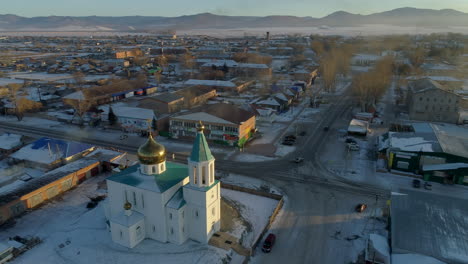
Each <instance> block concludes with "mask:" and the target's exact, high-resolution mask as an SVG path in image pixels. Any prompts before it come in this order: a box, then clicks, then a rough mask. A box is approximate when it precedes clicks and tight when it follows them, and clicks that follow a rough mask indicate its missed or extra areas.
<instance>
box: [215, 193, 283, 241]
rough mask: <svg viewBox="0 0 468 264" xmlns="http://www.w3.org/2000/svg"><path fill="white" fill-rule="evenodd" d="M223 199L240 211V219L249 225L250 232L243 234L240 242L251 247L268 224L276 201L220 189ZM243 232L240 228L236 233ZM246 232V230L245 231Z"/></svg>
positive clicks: (276, 203)
mask: <svg viewBox="0 0 468 264" xmlns="http://www.w3.org/2000/svg"><path fill="white" fill-rule="evenodd" d="M221 195H222V197H223V198H225V199H227V200H229V201H231V202H232V203H234V204H235V205H236V207H237V209H238V210H239V211H240V214H241V216H242V218H244V219H245V220H246V221H247V222H249V224H250V228H251V230H250V232H246V233H244V234H243V236H242V239H241V242H242V245H243V246H245V247H250V246H252V244H253V242H255V239H256V238H257V237H258V236H259V235H260V234H261V232H262V231H263V228H265V226H266V225H267V224H268V219H269V217H270V216H271V214H272V213H273V210H274V209H275V207H276V206H277V205H278V201H277V200H274V199H270V198H266V197H262V196H258V195H253V194H248V193H244V192H238V191H233V190H227V189H222V190H221ZM241 231H242V232H244V231H243V230H242V229H241V228H239V229H237V230H236V231H235V232H236V233H241V234H242V232H241ZM245 231H247V229H245Z"/></svg>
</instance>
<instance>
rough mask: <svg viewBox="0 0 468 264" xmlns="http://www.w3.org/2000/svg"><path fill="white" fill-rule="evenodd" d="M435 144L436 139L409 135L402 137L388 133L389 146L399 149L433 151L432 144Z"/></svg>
mask: <svg viewBox="0 0 468 264" xmlns="http://www.w3.org/2000/svg"><path fill="white" fill-rule="evenodd" d="M435 144H436V145H437V142H436V141H433V140H426V139H425V138H423V137H418V136H412V137H411V136H410V137H402V136H401V135H399V136H398V135H395V134H392V135H390V146H391V147H392V148H396V149H399V150H401V151H411V152H418V151H423V152H434V151H435V149H434V147H433V146H434V145H435Z"/></svg>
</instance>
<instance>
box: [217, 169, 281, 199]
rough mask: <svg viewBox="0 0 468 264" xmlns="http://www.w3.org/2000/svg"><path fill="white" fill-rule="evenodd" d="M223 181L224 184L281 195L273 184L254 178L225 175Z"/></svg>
mask: <svg viewBox="0 0 468 264" xmlns="http://www.w3.org/2000/svg"><path fill="white" fill-rule="evenodd" d="M221 181H222V182H223V183H228V184H233V185H238V186H241V187H245V188H249V189H255V190H263V191H267V192H270V193H274V194H281V191H279V189H278V188H276V187H275V186H274V185H272V184H271V183H269V182H265V181H263V180H260V179H256V178H252V177H246V176H242V175H238V174H231V173H229V174H228V175H223V176H222V179H221Z"/></svg>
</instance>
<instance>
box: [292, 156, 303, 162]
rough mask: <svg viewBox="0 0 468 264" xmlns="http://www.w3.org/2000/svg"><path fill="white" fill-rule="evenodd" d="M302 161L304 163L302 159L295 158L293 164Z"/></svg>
mask: <svg viewBox="0 0 468 264" xmlns="http://www.w3.org/2000/svg"><path fill="white" fill-rule="evenodd" d="M303 161H304V158H303V157H297V158H295V159H294V162H296V163H301V162H303Z"/></svg>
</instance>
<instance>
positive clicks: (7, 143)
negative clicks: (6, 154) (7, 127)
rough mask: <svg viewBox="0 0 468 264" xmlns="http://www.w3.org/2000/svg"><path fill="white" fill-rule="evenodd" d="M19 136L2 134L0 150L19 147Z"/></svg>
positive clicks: (0, 136)
mask: <svg viewBox="0 0 468 264" xmlns="http://www.w3.org/2000/svg"><path fill="white" fill-rule="evenodd" d="M21 144H22V143H21V135H16V134H10V133H4V134H2V135H0V149H4V150H10V149H13V148H16V147H19V146H21Z"/></svg>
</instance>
